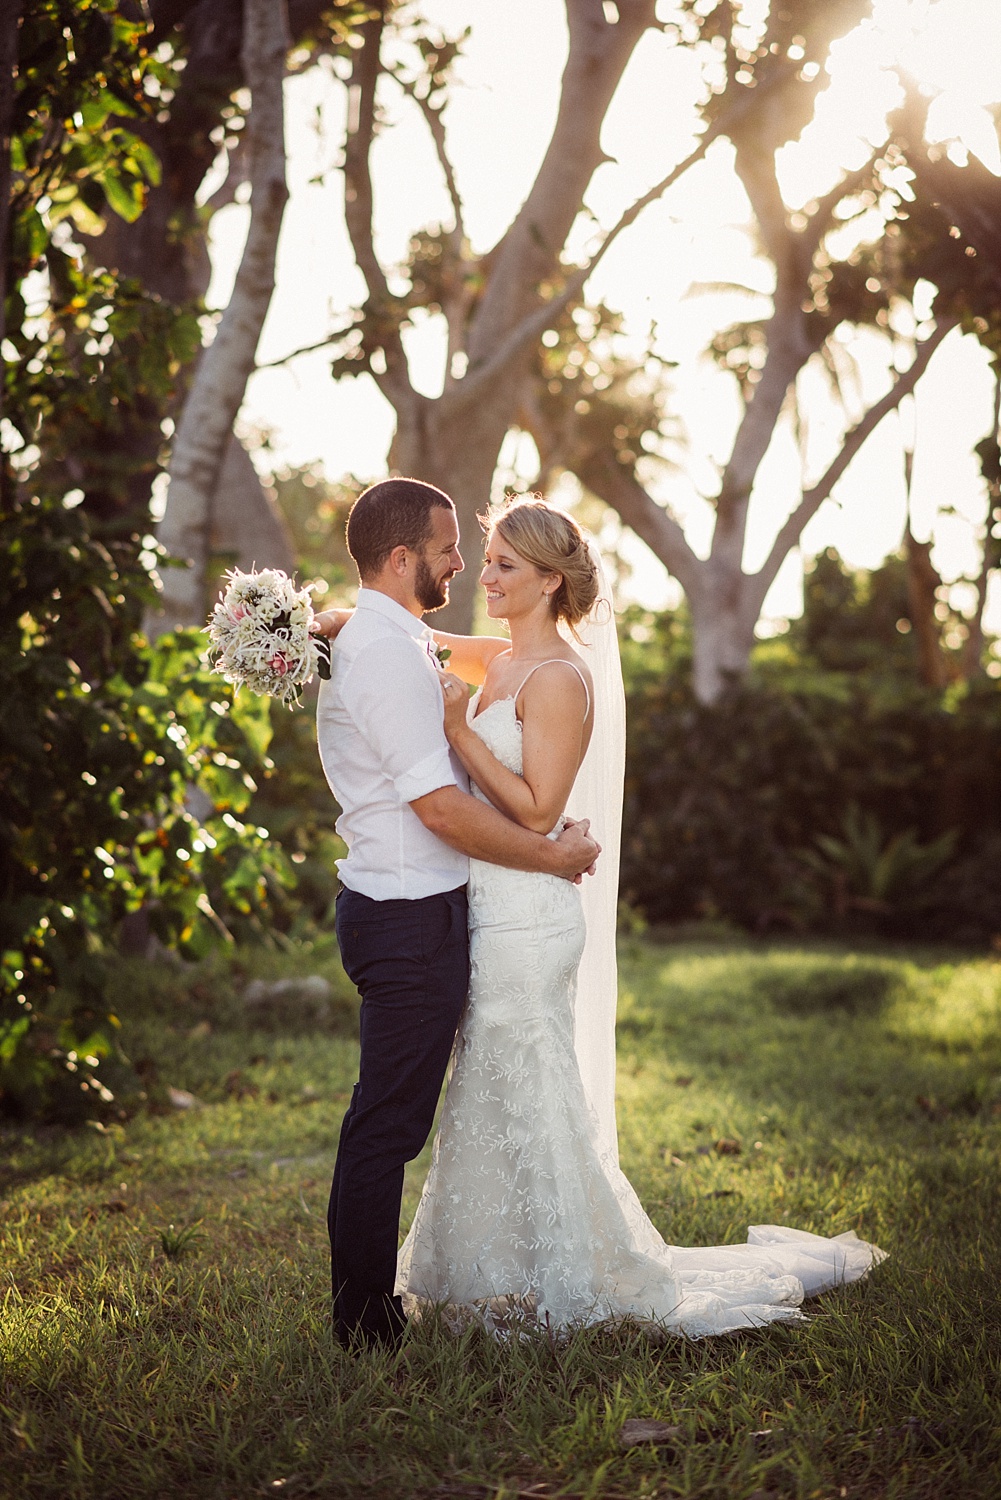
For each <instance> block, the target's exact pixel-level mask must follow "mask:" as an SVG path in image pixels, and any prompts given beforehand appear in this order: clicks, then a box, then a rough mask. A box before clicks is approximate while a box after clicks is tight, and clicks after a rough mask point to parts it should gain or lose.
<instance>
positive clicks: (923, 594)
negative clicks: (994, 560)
mask: <svg viewBox="0 0 1001 1500" xmlns="http://www.w3.org/2000/svg"><path fill="white" fill-rule="evenodd" d="M931 548H932V544H931V542H919V541H918V540H917V539H916V538H915V536H914V533H913V532H912V531H911V526H910V519H909V518H908V522H907V530H906V531H905V533H904V555H905V557H906V559H907V607H908V613H909V614H910V617H911V625H912V626H913V627H914V635H915V639H916V640H917V645H918V674H919V676H920V678H921V681H922V682H923V683H924V685H925V687H930V688H935V689H936V690H938V691H939V692H941V690H942V688H944V687H945V685H946V683H947V682H948V680H949V670H948V665H947V663H946V659H945V656H944V654H943V651H942V640H941V634H940V628H939V623H938V620H937V619H936V617H935V605H936V604H937V603H938V592H937V591H938V589H939V588H940V587H941V585H942V579H941V577H940V576H939V574H938V572H937V571H936V569H935V566H934V564H933V563H932V560H931Z"/></svg>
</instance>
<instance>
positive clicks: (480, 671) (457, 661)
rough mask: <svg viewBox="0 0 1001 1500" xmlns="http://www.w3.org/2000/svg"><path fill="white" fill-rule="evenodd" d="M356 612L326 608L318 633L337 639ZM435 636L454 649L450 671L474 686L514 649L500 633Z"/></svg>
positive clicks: (437, 633)
mask: <svg viewBox="0 0 1001 1500" xmlns="http://www.w3.org/2000/svg"><path fill="white" fill-rule="evenodd" d="M353 614H354V610H352V609H325V610H323V611H322V613H321V614H318V615H316V616H315V621H314V622H315V625H316V630H317V633H318V634H319V635H325V636H328V637H329V638H330V639H331V640H333V639H334V637H335V636H336V635H337V634H338V633H339V632H340V631H341V630H343V629H344V626H345V625H346V624H347V623H348V621H349V620H350V618H351V616H352V615H353ZM434 638H435V643H436V644H437V645H439V646H445V647H447V649H448V650H449V651H451V653H452V655H451V657H450V658H449V662H448V665H449V668H450V670H451V671H453V672H456V673H457V674H458V675H459V676H460V677H464V678H465V680H466V681H467V682H471V683H472V684H473V686H474V687H479V685H480V683H481V682H482V681H483V679H484V677H485V676H486V675H487V668H488V667H489V665H490V663H491V662H492V661H493V659H494V657H495V656H499V655H500V653H501V652H502V651H508V650H510V646H511V642H510V641H506V640H505V639H504V638H503V636H499V635H449V634H448V633H447V632H446V631H444V630H436V631H435V632H434Z"/></svg>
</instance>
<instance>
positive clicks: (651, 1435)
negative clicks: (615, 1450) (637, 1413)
mask: <svg viewBox="0 0 1001 1500" xmlns="http://www.w3.org/2000/svg"><path fill="white" fill-rule="evenodd" d="M680 1436H681V1428H680V1427H678V1426H676V1425H672V1424H671V1423H670V1422H655V1421H654V1420H653V1418H652V1417H631V1418H630V1419H629V1421H628V1422H623V1424H622V1431H621V1432H620V1433H619V1447H620V1448H636V1447H639V1445H640V1444H641V1443H654V1444H656V1445H657V1446H658V1447H663V1446H665V1445H668V1444H671V1443H673V1442H674V1441H675V1439H676V1438H678V1437H680Z"/></svg>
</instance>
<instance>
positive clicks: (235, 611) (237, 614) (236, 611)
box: [229, 604, 247, 625]
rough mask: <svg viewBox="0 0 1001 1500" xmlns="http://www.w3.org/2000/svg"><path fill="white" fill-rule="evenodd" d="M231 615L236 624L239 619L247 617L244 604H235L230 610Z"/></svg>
mask: <svg viewBox="0 0 1001 1500" xmlns="http://www.w3.org/2000/svg"><path fill="white" fill-rule="evenodd" d="M229 617H230V619H231V620H232V621H233V624H234V625H235V624H236V622H237V621H238V620H245V619H246V617H247V611H246V610H245V609H244V607H243V605H242V604H234V606H233V608H232V609H231V610H230V612H229Z"/></svg>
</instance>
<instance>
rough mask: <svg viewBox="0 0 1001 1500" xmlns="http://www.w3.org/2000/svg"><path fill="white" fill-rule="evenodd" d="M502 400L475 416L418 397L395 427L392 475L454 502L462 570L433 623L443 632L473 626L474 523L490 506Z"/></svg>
mask: <svg viewBox="0 0 1001 1500" xmlns="http://www.w3.org/2000/svg"><path fill="white" fill-rule="evenodd" d="M507 427H508V409H507V401H506V399H502V400H501V401H491V402H490V403H487V402H484V403H483V404H482V405H481V406H480V407H479V409H478V410H477V411H475V412H473V413H468V412H464V411H463V412H452V411H451V410H450V403H449V402H448V399H447V397H445V398H438V399H437V400H431V399H427V398H425V397H418V399H417V402H416V403H415V404H414V405H413V406H412V407H411V409H410V410H409V411H406V410H405V414H404V417H403V419H402V420H401V421H400V422H399V425H398V426H397V430H396V435H395V437H394V438H393V444H392V447H391V449H390V453H389V467H390V471H391V472H392V473H394V474H404V475H408V476H410V477H412V478H415V479H423V480H424V481H425V482H426V483H428V484H436V485H438V487H439V488H440V489H443V490H444V491H445V493H446V494H447V495H450V496H451V497H452V499H453V500H454V502H455V509H456V515H457V518H458V522H459V536H460V542H459V547H460V551H461V552H462V556H463V561H464V562H465V564H466V566H465V568H464V570H463V571H462V572H461V573H460V574H459V575H458V576H457V577H456V578H455V579H454V580H453V582H452V585H451V588H450V590H449V604H448V606H447V608H445V609H443V610H440V611H438V612H437V613H436V614H435V617H434V623H435V626H436V627H438V628H440V629H442V630H454V631H460V632H467V631H468V630H469V629H470V628H471V626H472V623H473V612H474V609H475V605H476V593H477V580H478V578H479V574H480V561H481V555H482V533H481V531H480V524H479V521H478V520H477V517H478V516H479V515H482V514H483V513H484V512H485V511H486V509H487V506H488V505H489V504H490V490H491V485H492V483H493V476H494V470H495V469H496V467H497V458H498V455H499V453H500V449H501V444H502V443H503V441H504V437H505V435H506V433H507Z"/></svg>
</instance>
